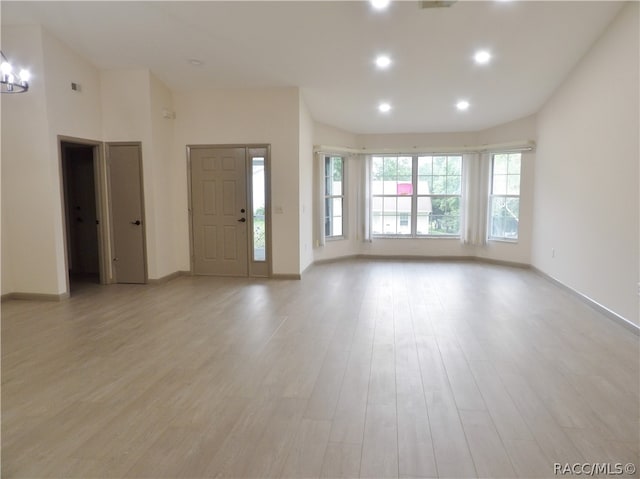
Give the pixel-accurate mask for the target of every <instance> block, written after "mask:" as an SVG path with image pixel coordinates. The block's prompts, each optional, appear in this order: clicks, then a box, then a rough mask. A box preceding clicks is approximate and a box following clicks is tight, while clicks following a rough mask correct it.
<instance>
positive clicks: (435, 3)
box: [418, 0, 458, 9]
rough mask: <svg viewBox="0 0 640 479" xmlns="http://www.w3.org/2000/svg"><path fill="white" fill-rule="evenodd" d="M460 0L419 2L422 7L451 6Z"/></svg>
mask: <svg viewBox="0 0 640 479" xmlns="http://www.w3.org/2000/svg"><path fill="white" fill-rule="evenodd" d="M457 1H458V0H432V1H421V2H418V4H419V5H420V8H421V9H422V8H444V7H450V6H451V5H453V4H454V3H456V2H457Z"/></svg>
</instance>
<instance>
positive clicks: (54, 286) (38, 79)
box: [1, 27, 63, 294]
mask: <svg viewBox="0 0 640 479" xmlns="http://www.w3.org/2000/svg"><path fill="white" fill-rule="evenodd" d="M2 47H3V48H4V49H5V50H6V51H7V52H11V57H12V58H11V59H15V60H16V62H17V61H19V62H20V63H21V64H22V65H23V66H25V67H27V68H29V70H30V71H31V73H32V79H31V81H30V86H31V88H30V90H29V92H27V93H24V94H20V95H2V100H1V101H2V135H1V137H2V164H1V165H2V294H6V293H9V292H13V291H23V292H28V293H42V294H59V293H61V292H62V291H63V289H62V288H63V285H62V284H60V283H59V280H58V275H57V258H56V254H57V249H56V241H55V236H54V231H55V220H54V215H55V214H57V213H58V210H56V209H55V208H53V207H52V205H55V204H56V201H57V203H60V201H59V199H56V196H55V191H56V185H55V184H54V183H55V181H56V180H55V178H56V175H57V165H56V164H55V163H54V164H52V162H51V158H50V151H49V148H50V147H49V121H48V117H47V105H46V96H45V87H44V85H45V80H46V77H45V69H44V60H43V53H42V30H41V29H40V27H19V28H18V27H3V28H2Z"/></svg>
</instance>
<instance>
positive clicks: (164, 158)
mask: <svg viewBox="0 0 640 479" xmlns="http://www.w3.org/2000/svg"><path fill="white" fill-rule="evenodd" d="M149 80H150V87H151V91H150V94H151V111H150V121H151V158H148V159H147V164H149V163H150V164H151V165H152V167H153V168H152V171H151V172H150V173H151V175H152V178H151V180H150V181H149V183H150V184H151V185H152V189H151V191H148V190H147V189H146V184H145V194H146V195H147V196H148V197H150V198H151V199H152V205H153V208H152V209H151V210H148V209H147V211H146V213H147V215H148V216H152V218H153V223H152V224H150V225H149V226H151V227H153V231H151V232H147V235H148V236H151V237H153V240H154V251H153V255H149V261H150V266H152V267H153V268H151V267H150V268H149V272H150V274H149V276H150V277H152V278H162V277H164V276H167V275H169V274H171V273H173V272H175V271H177V269H178V266H177V265H178V262H177V255H176V248H175V241H174V240H175V238H174V234H173V223H172V218H173V212H174V201H173V195H172V193H173V186H172V182H173V163H174V148H173V136H174V124H175V120H174V119H172V118H165V113H166V114H168V115H169V116H171V114H172V113H173V112H174V106H173V94H172V93H171V91H170V90H169V89H168V88H167V87H166V86H165V85H164V83H162V82H161V81H160V80H159V79H158V78H156V77H155V76H154V75H153V74H150V75H149ZM149 160H150V161H149ZM151 273H153V275H152V274H151Z"/></svg>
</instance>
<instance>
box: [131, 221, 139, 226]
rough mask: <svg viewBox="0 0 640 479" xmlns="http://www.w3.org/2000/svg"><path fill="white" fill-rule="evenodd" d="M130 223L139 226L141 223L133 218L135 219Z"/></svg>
mask: <svg viewBox="0 0 640 479" xmlns="http://www.w3.org/2000/svg"><path fill="white" fill-rule="evenodd" d="M131 224H132V225H137V226H140V224H141V223H140V220H135V221H132V222H131Z"/></svg>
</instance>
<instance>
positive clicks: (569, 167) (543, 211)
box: [532, 2, 640, 324]
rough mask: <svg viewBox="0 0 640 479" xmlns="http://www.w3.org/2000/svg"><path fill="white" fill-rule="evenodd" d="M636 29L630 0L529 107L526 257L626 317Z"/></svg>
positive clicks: (632, 313) (634, 255)
mask: <svg viewBox="0 0 640 479" xmlns="http://www.w3.org/2000/svg"><path fill="white" fill-rule="evenodd" d="M638 29H639V26H638V4H637V3H635V2H633V3H630V4H628V5H626V6H625V7H624V8H623V10H622V11H621V12H620V14H619V15H618V17H617V18H616V19H615V20H614V22H613V23H612V24H611V25H610V26H609V28H608V29H607V31H606V32H605V33H604V35H603V36H602V37H601V38H600V39H599V40H598V42H597V43H596V44H595V45H594V46H593V48H592V49H591V50H590V51H589V53H588V54H587V55H586V56H585V57H584V58H583V59H582V61H581V62H580V63H579V64H578V65H577V67H576V68H575V69H574V70H573V71H572V73H571V74H570V75H569V77H568V78H567V79H566V81H565V82H564V84H563V85H562V86H561V87H560V88H559V89H558V90H557V91H556V92H555V93H554V95H553V97H552V98H551V99H550V100H549V101H548V103H547V104H546V105H545V106H544V107H543V108H542V110H541V111H540V113H539V114H538V153H537V160H536V161H537V164H536V178H535V207H534V234H533V259H532V262H533V265H534V266H535V267H537V268H539V269H540V270H542V271H544V272H545V273H547V274H549V275H550V276H552V277H554V278H556V279H558V280H559V281H561V282H563V283H564V284H566V285H567V286H570V287H571V288H574V289H576V290H577V291H579V292H581V293H582V294H584V295H586V296H588V297H590V298H591V299H593V300H595V301H597V302H598V303H600V304H602V305H603V306H605V307H607V308H609V309H611V310H612V311H614V312H616V313H617V314H619V315H621V316H623V317H624V318H626V319H628V320H630V321H633V322H635V323H636V324H638V314H639V312H638V296H637V290H638V280H639V274H638V264H639V262H640V258H639V254H640V253H639V238H638V230H639V226H640V225H639V219H638V218H639V198H638V158H639V157H640V148H639V145H638V141H639V131H640V125H639V121H638V117H639V103H640V98H639V95H638V85H639V75H638V70H639V56H640V52H639V37H638V31H639V30H638ZM552 250H555V257H552Z"/></svg>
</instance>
